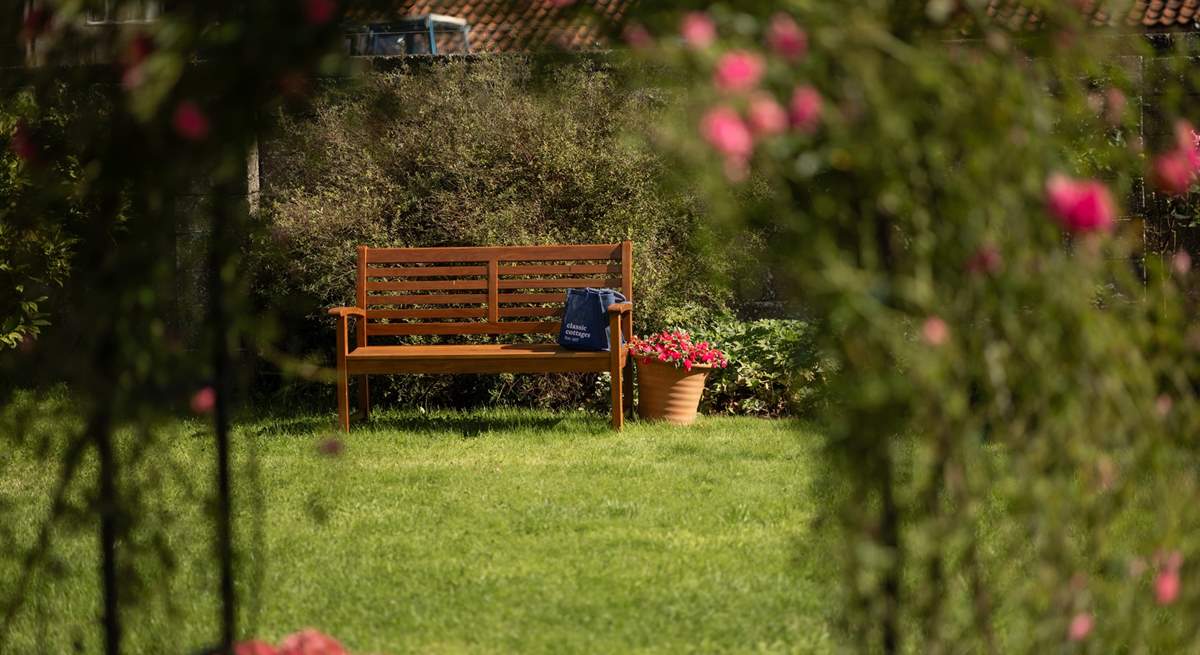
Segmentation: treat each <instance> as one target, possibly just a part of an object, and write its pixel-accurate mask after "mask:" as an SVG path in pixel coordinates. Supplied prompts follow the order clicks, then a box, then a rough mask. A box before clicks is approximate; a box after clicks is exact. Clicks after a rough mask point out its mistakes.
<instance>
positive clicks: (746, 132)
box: [700, 107, 754, 159]
mask: <svg viewBox="0 0 1200 655" xmlns="http://www.w3.org/2000/svg"><path fill="white" fill-rule="evenodd" d="M700 132H701V134H702V135H703V136H704V139H705V140H706V141H708V142H709V144H710V145H712V147H713V148H715V149H716V150H717V152H720V153H721V154H722V155H725V156H726V157H737V158H743V159H744V158H747V157H749V156H750V153H751V151H752V150H753V149H754V139H753V137H751V136H750V129H749V128H747V127H746V124H745V123H744V122H742V117H741V116H739V115H738V113H737V112H736V111H734V110H733V109H730V108H729V107H714V108H713V109H710V110H709V111H708V113H707V114H705V115H704V119H703V120H702V121H701V123H700Z"/></svg>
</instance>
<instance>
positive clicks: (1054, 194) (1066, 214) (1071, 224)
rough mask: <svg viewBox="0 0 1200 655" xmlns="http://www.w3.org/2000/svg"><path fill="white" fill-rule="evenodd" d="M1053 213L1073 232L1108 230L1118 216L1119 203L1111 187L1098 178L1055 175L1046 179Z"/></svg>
mask: <svg viewBox="0 0 1200 655" xmlns="http://www.w3.org/2000/svg"><path fill="white" fill-rule="evenodd" d="M1046 205H1047V207H1048V208H1049V210H1050V214H1051V215H1052V216H1054V218H1055V220H1057V221H1058V222H1059V224H1061V225H1062V226H1063V227H1064V228H1065V229H1067V230H1068V231H1070V232H1080V233H1086V232H1095V231H1097V230H1107V229H1109V228H1111V227H1112V225H1113V222H1114V221H1115V220H1116V215H1117V209H1116V203H1115V202H1113V198H1112V194H1111V193H1110V192H1109V190H1108V187H1106V186H1104V185H1103V184H1101V183H1100V182H1097V181H1096V180H1076V179H1073V178H1070V177H1067V176H1065V175H1061V174H1055V175H1051V176H1050V179H1049V180H1047V181H1046Z"/></svg>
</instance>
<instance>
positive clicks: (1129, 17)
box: [987, 0, 1200, 32]
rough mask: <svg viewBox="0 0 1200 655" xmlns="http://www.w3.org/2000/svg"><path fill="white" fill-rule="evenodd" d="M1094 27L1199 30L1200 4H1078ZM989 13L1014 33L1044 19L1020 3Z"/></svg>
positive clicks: (1164, 0)
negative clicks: (1014, 30) (1015, 30)
mask: <svg viewBox="0 0 1200 655" xmlns="http://www.w3.org/2000/svg"><path fill="white" fill-rule="evenodd" d="M1075 3H1076V4H1077V5H1078V6H1079V10H1080V11H1081V12H1083V14H1084V15H1085V16H1087V17H1088V18H1089V19H1090V20H1091V22H1092V24H1093V25H1097V26H1111V27H1126V28H1140V29H1145V30H1150V31H1156V32H1177V31H1195V30H1198V29H1200V0H1125V1H1124V2H1111V1H1104V0H1075ZM987 13H988V15H989V16H991V17H992V18H994V19H996V20H997V21H999V22H1001V23H1004V24H1006V25H1008V26H1009V27H1011V28H1013V29H1030V28H1035V27H1037V26H1038V24H1039V23H1040V21H1041V15H1040V13H1039V12H1037V11H1035V10H1031V9H1030V8H1029V7H1028V6H1025V5H1024V4H1022V3H1021V1H1020V0H988V3H987Z"/></svg>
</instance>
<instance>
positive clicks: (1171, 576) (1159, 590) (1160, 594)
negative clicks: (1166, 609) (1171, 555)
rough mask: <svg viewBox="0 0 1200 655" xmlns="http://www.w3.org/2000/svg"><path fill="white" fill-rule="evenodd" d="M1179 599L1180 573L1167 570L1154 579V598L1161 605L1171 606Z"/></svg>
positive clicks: (1172, 569) (1175, 570) (1170, 569)
mask: <svg viewBox="0 0 1200 655" xmlns="http://www.w3.org/2000/svg"><path fill="white" fill-rule="evenodd" d="M1178 597H1179V571H1178V570H1177V569H1174V568H1169V567H1168V568H1166V569H1164V570H1162V571H1160V572H1159V573H1158V577H1156V578H1155V579H1154V598H1155V600H1157V601H1158V604H1159V605H1170V604H1171V603H1174V602H1175V599H1176V598H1178Z"/></svg>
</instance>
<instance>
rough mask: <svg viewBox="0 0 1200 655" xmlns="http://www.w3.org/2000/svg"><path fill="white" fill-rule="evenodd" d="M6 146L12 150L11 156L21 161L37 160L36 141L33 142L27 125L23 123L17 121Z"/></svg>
mask: <svg viewBox="0 0 1200 655" xmlns="http://www.w3.org/2000/svg"><path fill="white" fill-rule="evenodd" d="M8 146H9V147H10V148H11V149H12V152H13V154H14V155H16V156H17V157H18V158H20V159H21V160H23V161H27V162H32V161H35V160H36V159H37V156H38V148H37V141H35V140H34V138H33V134H32V133H31V132H30V130H29V125H27V124H26V123H25V121H17V126H16V127H15V128H13V133H12V137H11V139H10V140H9V142H8Z"/></svg>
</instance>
